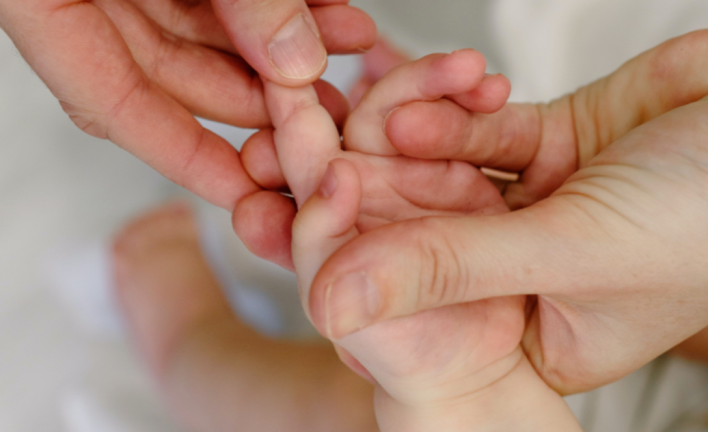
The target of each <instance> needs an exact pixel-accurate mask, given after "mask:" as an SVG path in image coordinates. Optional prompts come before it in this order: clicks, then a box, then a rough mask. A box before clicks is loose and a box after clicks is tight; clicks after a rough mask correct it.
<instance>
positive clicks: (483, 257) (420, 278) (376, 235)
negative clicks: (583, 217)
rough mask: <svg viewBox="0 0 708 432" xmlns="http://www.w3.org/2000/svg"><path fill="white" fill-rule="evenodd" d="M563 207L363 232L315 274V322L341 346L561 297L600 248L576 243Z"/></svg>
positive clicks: (584, 275) (587, 271)
mask: <svg viewBox="0 0 708 432" xmlns="http://www.w3.org/2000/svg"><path fill="white" fill-rule="evenodd" d="M549 201H552V200H549ZM546 207H555V208H546ZM566 209H567V207H565V206H555V205H550V206H543V205H539V206H534V207H531V208H529V209H526V210H521V211H517V212H514V213H507V214H504V215H497V216H483V217H432V218H425V219H416V220H410V221H404V222H400V223H395V224H390V225H387V226H384V227H381V228H378V229H375V230H372V231H370V232H367V233H366V234H363V235H361V236H359V237H358V238H356V239H355V240H353V241H352V242H350V243H349V244H347V245H345V246H344V247H343V248H341V249H340V250H339V251H337V253H335V254H334V255H333V256H332V257H330V259H329V260H328V261H327V262H326V263H325V265H324V266H323V267H322V269H321V270H320V272H319V274H318V275H317V277H316V278H315V280H314V282H313V284H312V290H311V292H310V298H309V305H310V312H311V317H312V320H313V322H314V324H315V326H316V327H317V328H318V330H319V331H320V332H322V333H323V334H324V335H326V336H327V337H328V338H330V339H332V340H339V339H341V338H342V337H344V336H347V335H349V334H351V333H353V332H355V331H358V330H360V329H362V328H364V327H367V326H369V325H372V324H375V323H377V322H381V321H385V320H389V319H392V318H397V317H403V316H408V315H412V314H414V313H416V312H420V311H424V310H428V309H433V308H437V307H441V306H447V305H452V304H457V303H464V302H471V301H476V300H481V299H485V298H492V297H501V296H512V295H525V294H539V295H544V294H549V295H553V294H558V293H562V292H563V291H564V288H565V287H568V286H577V284H578V283H583V281H587V280H589V279H588V276H589V275H592V268H593V266H592V263H589V262H588V259H587V258H588V257H601V256H602V253H600V252H601V248H602V243H603V242H602V241H601V240H600V238H599V237H597V236H595V235H594V233H590V234H591V235H592V236H593V237H594V239H595V240H598V241H592V242H587V241H585V242H584V241H582V239H583V238H586V237H585V236H584V235H578V234H577V233H574V230H575V227H576V226H577V222H578V220H577V218H574V217H573V215H567V214H564V213H567V212H568V211H567V210H566ZM600 237H602V234H600ZM600 261H602V259H600ZM596 264H597V263H596ZM600 264H601V265H602V264H603V263H600ZM571 269H572V270H571ZM590 279H592V278H590Z"/></svg>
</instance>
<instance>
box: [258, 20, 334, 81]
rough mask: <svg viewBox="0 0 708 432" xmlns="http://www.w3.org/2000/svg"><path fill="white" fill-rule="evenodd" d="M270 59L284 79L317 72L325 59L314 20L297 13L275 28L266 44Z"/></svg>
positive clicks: (304, 76)
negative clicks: (277, 29) (283, 24)
mask: <svg viewBox="0 0 708 432" xmlns="http://www.w3.org/2000/svg"><path fill="white" fill-rule="evenodd" d="M268 52H269V54H270V61H271V63H273V66H275V68H276V70H277V71H278V73H279V74H280V75H282V76H283V77H285V78H294V79H304V78H309V77H312V76H313V75H315V74H316V73H318V72H319V71H320V70H321V69H322V66H324V64H325V63H326V62H327V51H326V50H325V48H324V45H322V41H321V40H320V38H319V35H318V34H317V31H316V29H315V26H314V23H310V22H309V21H308V20H307V18H306V17H305V15H303V14H298V15H296V16H295V17H294V18H293V19H291V20H290V21H289V22H288V23H287V24H285V26H283V28H281V29H280V31H278V33H277V34H276V35H275V37H274V38H273V40H272V41H271V43H270V45H269V46H268Z"/></svg>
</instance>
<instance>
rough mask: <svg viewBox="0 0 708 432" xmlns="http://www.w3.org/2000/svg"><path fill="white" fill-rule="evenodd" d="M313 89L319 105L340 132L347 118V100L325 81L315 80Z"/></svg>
mask: <svg viewBox="0 0 708 432" xmlns="http://www.w3.org/2000/svg"><path fill="white" fill-rule="evenodd" d="M313 87H314V88H315V91H316V92H317V97H318V98H319V100H320V104H321V105H322V106H323V107H324V108H325V109H326V110H327V112H328V113H329V115H330V116H331V117H332V120H333V121H334V124H335V125H337V128H338V129H339V130H340V131H341V130H342V128H343V127H344V123H345V122H346V120H347V117H348V116H349V100H348V99H347V98H346V96H344V95H343V94H342V93H341V92H340V91H339V90H337V88H336V87H334V86H333V85H332V84H330V83H328V82H327V81H323V80H317V81H315V83H314V84H313Z"/></svg>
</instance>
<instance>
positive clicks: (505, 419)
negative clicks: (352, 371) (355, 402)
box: [375, 356, 581, 432]
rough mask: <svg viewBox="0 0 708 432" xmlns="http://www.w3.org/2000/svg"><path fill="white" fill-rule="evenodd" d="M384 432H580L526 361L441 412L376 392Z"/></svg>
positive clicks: (444, 406)
mask: <svg viewBox="0 0 708 432" xmlns="http://www.w3.org/2000/svg"><path fill="white" fill-rule="evenodd" d="M375 404H376V416H377V419H378V421H379V426H380V427H381V432H463V431H465V432H467V431H470V430H474V431H475V432H498V431H508V430H513V431H515V432H532V431H534V432H535V431H544V432H554V431H558V432H576V431H577V432H580V431H581V428H580V425H579V424H578V422H577V420H576V419H575V416H574V415H573V413H572V412H571V411H570V408H569V407H568V406H567V404H566V403H565V401H564V400H563V398H562V397H561V396H560V395H559V394H558V393H556V392H555V391H554V390H552V389H551V388H550V387H548V385H546V383H545V382H544V381H543V380H542V379H541V378H540V377H539V376H538V374H537V373H536V371H535V370H534V369H533V366H531V364H530V362H529V361H528V359H527V358H526V357H525V356H523V357H522V358H521V359H520V361H519V362H518V363H517V364H516V366H515V367H514V368H513V369H512V370H511V371H510V372H509V373H508V374H506V375H505V376H504V377H503V378H501V379H499V380H497V381H495V382H494V383H492V384H490V385H489V386H486V387H484V388H482V389H480V390H478V391H475V392H473V393H471V394H468V395H465V396H464V397H463V398H457V399H455V400H454V401H449V402H447V403H445V404H440V405H437V406H425V407H422V406H410V405H405V404H401V403H399V402H398V401H396V400H394V399H393V398H391V397H390V396H389V395H388V394H387V393H386V392H385V391H384V390H383V389H382V388H380V387H379V388H377V392H376V398H375Z"/></svg>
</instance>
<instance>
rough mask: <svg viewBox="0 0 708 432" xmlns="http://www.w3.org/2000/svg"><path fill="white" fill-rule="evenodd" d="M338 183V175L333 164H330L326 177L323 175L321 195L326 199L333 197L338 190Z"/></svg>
mask: <svg viewBox="0 0 708 432" xmlns="http://www.w3.org/2000/svg"><path fill="white" fill-rule="evenodd" d="M337 185H338V182H337V176H336V175H335V174H334V170H333V169H332V164H329V165H327V171H325V174H324V177H322V183H320V196H322V198H324V199H327V198H329V197H331V196H332V195H334V191H336V190H337Z"/></svg>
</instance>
